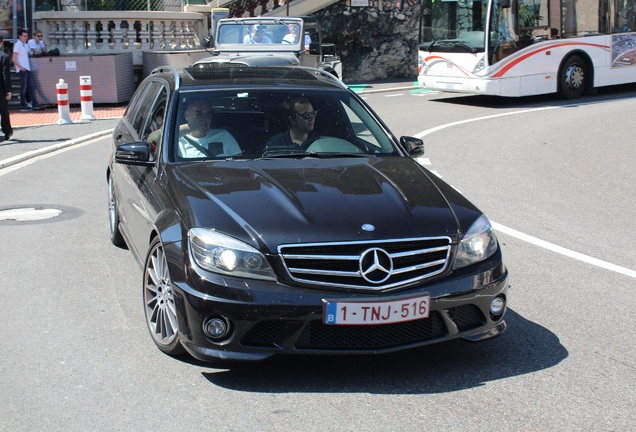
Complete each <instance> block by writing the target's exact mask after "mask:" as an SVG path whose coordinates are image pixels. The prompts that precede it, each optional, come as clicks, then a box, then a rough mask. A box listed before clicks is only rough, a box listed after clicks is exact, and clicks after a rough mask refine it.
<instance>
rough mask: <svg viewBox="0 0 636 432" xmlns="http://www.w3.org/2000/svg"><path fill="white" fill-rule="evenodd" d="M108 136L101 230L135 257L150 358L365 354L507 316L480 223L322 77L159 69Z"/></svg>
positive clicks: (476, 335) (490, 237)
mask: <svg viewBox="0 0 636 432" xmlns="http://www.w3.org/2000/svg"><path fill="white" fill-rule="evenodd" d="M113 141H114V142H113V144H114V145H113V152H112V157H111V159H110V162H109V164H108V168H107V171H106V177H107V180H108V191H109V218H110V235H111V240H112V242H113V243H114V244H115V245H117V246H120V247H128V248H129V249H130V251H131V252H132V254H133V255H134V256H135V258H136V259H137V261H138V262H139V264H140V266H142V267H143V286H142V289H143V303H144V311H145V316H146V322H147V324H148V328H149V330H150V334H151V336H152V338H153V340H154V342H155V344H156V345H157V346H158V347H159V349H160V350H161V351H163V352H164V353H166V354H169V355H178V354H182V353H184V352H186V351H187V352H188V353H190V354H191V355H192V356H194V357H195V358H197V359H200V360H204V361H219V360H235V361H237V360H261V359H265V358H267V357H270V356H272V355H275V354H371V353H384V352H390V351H396V350H402V349H407V348H413V347H418V346H422V345H426V344H431V343H436V342H442V341H447V340H450V339H458V338H460V339H464V340H468V341H481V340H485V339H489V338H492V337H494V336H497V335H499V334H501V333H502V332H503V331H504V330H505V328H506V323H505V321H504V314H505V311H506V304H507V289H508V271H507V269H506V267H505V266H504V263H503V260H502V256H501V251H500V248H499V245H498V242H497V239H496V237H495V234H494V233H493V230H492V227H491V225H490V222H489V221H488V219H487V218H486V217H485V216H484V215H483V214H482V213H481V212H480V211H479V210H478V209H477V208H476V207H475V206H474V205H472V204H471V203H470V202H469V201H468V200H467V199H466V198H464V197H463V196H462V195H461V194H459V193H458V192H457V191H456V190H454V189H453V188H452V187H450V186H449V185H448V184H446V183H444V182H443V181H442V180H440V179H439V178H438V177H436V176H435V175H433V174H431V172H429V171H427V170H426V168H424V167H423V166H422V165H421V164H420V163H418V161H417V157H419V156H421V155H422V154H423V151H424V149H423V145H422V141H421V140H419V139H416V138H412V137H401V138H400V139H397V138H396V137H395V136H394V135H393V134H392V133H391V132H390V131H389V129H388V128H387V126H386V125H385V124H384V123H383V122H382V120H380V118H378V116H377V115H376V114H375V113H374V112H373V111H372V110H371V109H370V108H369V107H368V106H367V105H366V103H365V102H364V101H362V100H361V98H359V97H358V96H357V95H356V94H355V93H353V92H352V91H350V90H349V89H348V88H347V87H346V86H345V85H344V84H342V82H340V81H339V80H337V79H335V78H334V77H332V76H331V75H329V74H327V73H325V72H322V71H320V70H318V69H312V68H303V67H249V66H241V65H222V64H211V65H210V64H206V65H198V66H193V67H190V68H186V69H185V70H183V71H176V70H174V69H172V68H168V67H166V68H158V69H156V70H155V71H153V73H152V74H151V75H150V76H149V77H147V78H146V79H145V80H144V81H143V82H142V83H141V85H140V86H139V88H138V90H137V91H136V93H135V95H134V96H133V98H132V100H131V102H130V104H129V106H128V109H127V111H126V113H125V115H124V117H123V118H122V120H121V121H120V123H119V124H118V126H117V127H116V128H115V130H114V133H113Z"/></svg>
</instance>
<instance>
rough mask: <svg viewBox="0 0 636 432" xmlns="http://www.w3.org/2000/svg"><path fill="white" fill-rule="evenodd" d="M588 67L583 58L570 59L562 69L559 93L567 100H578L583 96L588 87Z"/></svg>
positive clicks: (572, 57) (574, 57)
mask: <svg viewBox="0 0 636 432" xmlns="http://www.w3.org/2000/svg"><path fill="white" fill-rule="evenodd" d="M587 79H588V76H587V65H586V64H585V61H584V60H583V57H581V56H578V55H573V56H571V57H569V58H568V59H567V60H566V61H565V62H564V63H563V67H562V68H561V74H560V76H559V92H560V93H561V96H563V97H564V98H565V99H576V98H579V97H581V96H583V93H584V92H585V87H586V86H587Z"/></svg>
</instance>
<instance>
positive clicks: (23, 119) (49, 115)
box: [9, 105, 126, 128]
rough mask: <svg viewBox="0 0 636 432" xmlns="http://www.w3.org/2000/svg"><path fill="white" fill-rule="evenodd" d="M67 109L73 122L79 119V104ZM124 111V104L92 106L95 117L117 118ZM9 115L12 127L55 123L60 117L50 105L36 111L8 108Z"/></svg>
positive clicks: (80, 112) (80, 115)
mask: <svg viewBox="0 0 636 432" xmlns="http://www.w3.org/2000/svg"><path fill="white" fill-rule="evenodd" d="M69 111H70V114H71V120H72V121H73V122H79V121H81V120H80V119H81V117H82V109H81V108H80V107H79V106H78V107H71V108H70V109H69ZM124 111H126V105H121V106H105V107H97V106H94V107H93V115H94V116H95V118H96V119H109V118H115V117H117V118H119V117H121V116H122V115H123V114H124ZM9 115H10V116H11V126H13V128H17V127H22V126H35V125H52V124H53V125H57V122H58V120H59V118H60V116H59V113H58V109H57V106H51V107H50V108H46V109H43V110H38V111H26V112H23V111H20V110H19V109H17V110H10V111H9Z"/></svg>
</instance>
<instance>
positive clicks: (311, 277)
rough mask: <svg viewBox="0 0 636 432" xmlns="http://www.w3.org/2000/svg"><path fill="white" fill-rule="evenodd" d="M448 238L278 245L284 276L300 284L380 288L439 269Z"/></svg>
mask: <svg viewBox="0 0 636 432" xmlns="http://www.w3.org/2000/svg"><path fill="white" fill-rule="evenodd" d="M450 250H451V239H450V238H449V237H431V238H416V239H399V240H383V241H368V242H349V243H313V244H293V245H282V246H280V247H279V248H278V252H279V254H280V256H281V257H282V259H283V264H284V266H285V269H286V270H287V273H288V275H289V277H290V278H291V279H292V280H294V281H296V282H300V283H304V284H313V285H320V286H329V287H340V288H359V289H374V290H384V289H389V288H394V287H398V286H402V285H406V284H409V283H413V282H417V281H420V280H423V279H427V278H430V277H432V276H435V275H438V274H440V273H442V272H443V271H444V270H445V269H446V268H447V265H448V261H449V258H450Z"/></svg>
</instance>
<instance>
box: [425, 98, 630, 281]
mask: <svg viewBox="0 0 636 432" xmlns="http://www.w3.org/2000/svg"><path fill="white" fill-rule="evenodd" d="M593 103H596V102H592V103H585V104H572V105H563V106H551V107H542V108H532V109H527V110H522V111H513V112H507V113H503V114H494V115H490V116H484V117H477V118H473V119H467V120H461V121H457V122H453V123H447V124H444V125H440V126H437V127H434V128H431V129H427V130H425V131H423V132H420V133H418V134H416V135H415V137H416V138H422V137H425V136H426V135H430V134H432V133H433V132H437V131H439V130H442V129H446V128H449V127H453V126H457V125H461V124H465V123H470V122H474V121H480V120H488V119H492V118H496V117H504V116H509V115H515V114H525V113H528V112H533V111H543V110H549V109H555V108H563V107H567V106H574V105H588V104H593ZM431 172H432V173H433V174H435V175H436V176H438V177H439V178H442V176H441V175H440V174H439V173H438V172H437V171H433V170H431ZM451 186H452V185H451ZM453 188H454V186H453ZM455 190H457V189H455ZM490 223H491V224H492V227H493V228H494V229H495V230H496V231H499V232H502V233H504V234H508V235H510V236H512V237H515V238H517V239H519V240H522V241H525V242H527V243H530V244H533V245H535V246H539V247H541V248H543V249H547V250H550V251H552V252H555V253H558V254H561V255H564V256H567V257H569V258H572V259H575V260H578V261H581V262H584V263H587V264H590V265H593V266H596V267H600V268H603V269H605V270H610V271H613V272H615V273H619V274H622V275H625V276H628V277H632V278H636V270H632V269H629V268H627V267H621V266H619V265H616V264H612V263H610V262H607V261H603V260H600V259H598V258H594V257H591V256H589V255H585V254H582V253H580V252H576V251H573V250H570V249H567V248H564V247H562V246H558V245H555V244H554V243H550V242H547V241H545V240H541V239H539V238H536V237H533V236H531V235H528V234H524V233H522V232H521V231H517V230H515V229H512V228H508V227H506V226H504V225H501V224H498V223H497V222H494V221H490Z"/></svg>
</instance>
